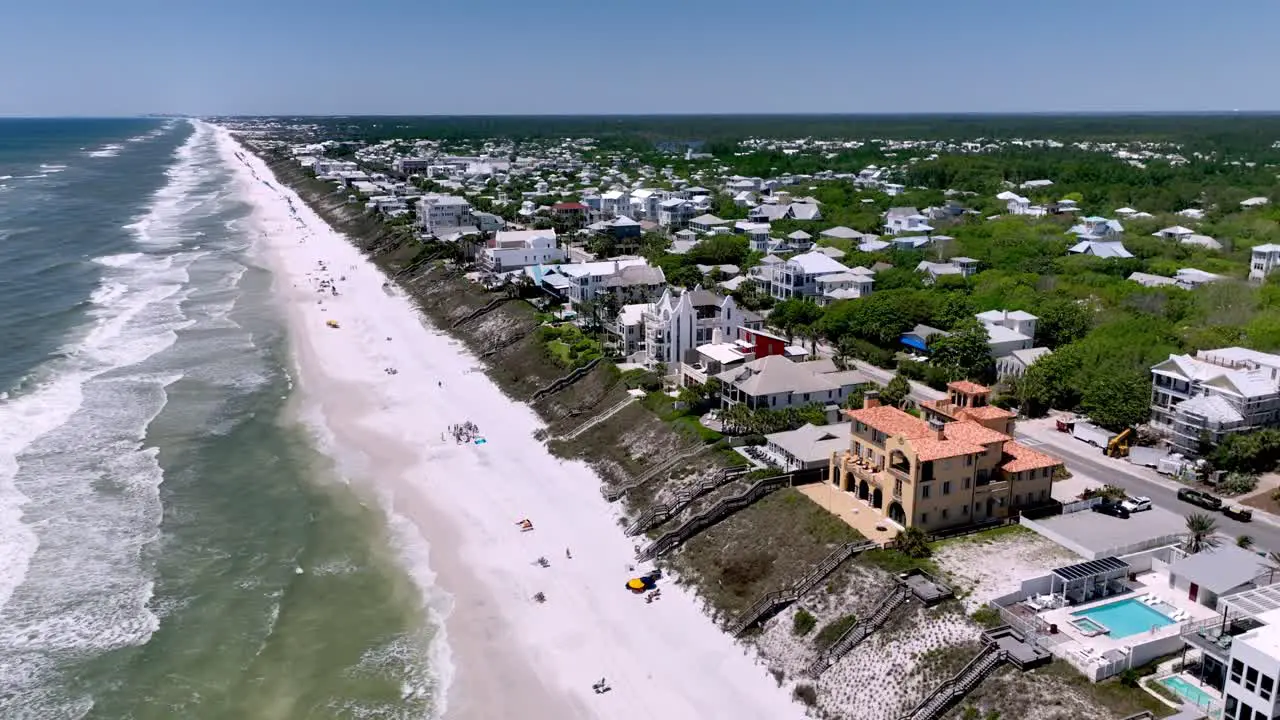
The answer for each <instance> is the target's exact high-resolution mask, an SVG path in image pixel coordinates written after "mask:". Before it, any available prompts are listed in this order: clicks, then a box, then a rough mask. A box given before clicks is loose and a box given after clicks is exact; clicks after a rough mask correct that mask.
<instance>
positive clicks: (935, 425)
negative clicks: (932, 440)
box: [929, 418, 947, 440]
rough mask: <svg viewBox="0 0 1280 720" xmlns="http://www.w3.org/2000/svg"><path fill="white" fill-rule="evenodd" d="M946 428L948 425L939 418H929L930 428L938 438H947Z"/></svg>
mask: <svg viewBox="0 0 1280 720" xmlns="http://www.w3.org/2000/svg"><path fill="white" fill-rule="evenodd" d="M945 428H946V426H945V425H944V424H943V422H942V421H941V420H939V419H938V418H932V419H930V420H929V430H930V431H932V432H933V436H934V437H936V438H937V439H939V440H946V439H947V435H946V430H945Z"/></svg>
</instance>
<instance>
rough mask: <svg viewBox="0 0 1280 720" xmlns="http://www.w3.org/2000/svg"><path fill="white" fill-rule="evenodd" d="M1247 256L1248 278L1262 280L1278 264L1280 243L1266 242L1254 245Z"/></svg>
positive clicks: (1279, 264) (1279, 263)
mask: <svg viewBox="0 0 1280 720" xmlns="http://www.w3.org/2000/svg"><path fill="white" fill-rule="evenodd" d="M1250 255H1251V257H1250V258H1249V279H1250V280H1254V281H1262V280H1263V279H1265V278H1266V277H1267V276H1268V275H1270V274H1271V271H1272V270H1275V269H1276V267H1277V266H1280V245H1275V244H1272V243H1267V244H1266V245H1254V246H1253V249H1252V250H1250Z"/></svg>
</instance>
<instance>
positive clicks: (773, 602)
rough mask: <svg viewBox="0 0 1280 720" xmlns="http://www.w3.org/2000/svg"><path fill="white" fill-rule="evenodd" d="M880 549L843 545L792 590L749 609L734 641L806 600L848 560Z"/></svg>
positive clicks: (864, 543)
mask: <svg viewBox="0 0 1280 720" xmlns="http://www.w3.org/2000/svg"><path fill="white" fill-rule="evenodd" d="M874 547H876V544H875V543H873V542H869V541H865V540H860V541H858V542H851V543H848V544H845V545H841V546H840V547H838V548H836V550H835V552H833V553H831V554H830V555H828V556H827V557H826V558H824V559H823V560H822V562H820V563H818V564H817V566H815V567H814V568H813V569H812V570H810V571H809V573H808V574H807V575H805V576H804V577H802V578H800V579H799V580H796V581H795V582H794V583H792V584H791V586H790V587H787V588H784V589H782V590H775V591H774V592H771V593H769V594H767V595H765V596H764V597H762V598H760V599H759V600H757V601H755V603H754V604H753V605H752V606H751V607H749V608H747V609H746V610H745V611H744V612H743V613H742V615H741V616H739V618H738V620H737V621H736V622H734V624H733V625H731V626H730V627H729V633H730V634H732V635H733V636H734V637H738V636H740V635H742V633H744V632H746V631H747V630H748V629H750V628H751V627H752V626H753V625H755V624H756V623H759V622H761V621H762V620H764V619H765V618H768V617H772V616H773V615H775V614H777V613H778V612H779V611H781V610H782V609H783V608H784V607H786V606H788V605H790V604H791V603H793V602H795V601H797V600H799V599H800V598H802V597H804V595H805V594H806V593H808V592H809V591H810V590H812V589H813V587H814V586H815V585H817V584H818V583H820V582H822V580H823V579H824V578H826V577H827V576H828V575H830V574H831V573H832V572H834V571H835V569H836V568H837V567H839V566H840V564H841V563H843V562H844V561H845V560H848V559H849V558H851V557H853V556H854V555H857V554H858V553H860V552H863V551H864V550H870V549H872V548H874Z"/></svg>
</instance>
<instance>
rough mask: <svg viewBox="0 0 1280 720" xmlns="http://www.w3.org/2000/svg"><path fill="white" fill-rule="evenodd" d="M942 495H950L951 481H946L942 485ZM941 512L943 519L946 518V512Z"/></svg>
mask: <svg viewBox="0 0 1280 720" xmlns="http://www.w3.org/2000/svg"><path fill="white" fill-rule="evenodd" d="M942 494H943V495H950V494H951V481H950V480H947V481H946V482H944V483H942ZM942 512H943V516H944V517H945V516H946V510H943V511H942Z"/></svg>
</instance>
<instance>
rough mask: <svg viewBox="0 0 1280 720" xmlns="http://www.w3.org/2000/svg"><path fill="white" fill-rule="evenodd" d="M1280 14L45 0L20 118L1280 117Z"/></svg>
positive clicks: (988, 1) (409, 0) (946, 5)
mask: <svg viewBox="0 0 1280 720" xmlns="http://www.w3.org/2000/svg"><path fill="white" fill-rule="evenodd" d="M1277 28H1280V2H1276V0H1229V1H1228V2H1200V1H1190V0H1164V1H1163V2H1156V1H1154V0H1108V1H1106V2H1101V1H1098V0H1073V2H1067V3H1042V2H1035V1H1034V0H1032V1H1031V2H1028V1H1027V0H1022V1H1021V2H1008V1H1003V0H948V1H947V2H934V1H929V0H915V1H914V2H912V1H910V0H878V1H877V2H864V1H863V0H784V1H783V2H778V1H777V0H769V1H768V2H765V1H762V0H732V1H731V0H683V2H680V1H675V0H643V1H642V0H626V1H620V0H594V1H593V0H538V1H534V0H460V1H458V2H444V1H443V0H354V1H353V0H344V1H342V2H338V1H335V0H309V1H304V0H256V1H254V2H248V1H246V0H214V1H213V2H209V1H204V2H201V1H200V0H193V1H190V2H188V1H187V0H164V1H161V0H100V1H96V2H87V1H86V0H75V1H70V0H35V1H34V2H20V1H18V0H15V1H14V2H10V3H6V8H5V10H4V12H3V21H2V22H0V67H3V68H4V71H3V72H0V115H130V114H139V113H147V112H172V113H191V114H283V113H296V114H361V113H364V114H544V113H551V114H557V113H559V114H579V113H590V114H606V113H742V112H753V113H794V112H832V113H841V112H846V113H875V112H1024V111H1037V112H1040V111H1044V112H1047V111H1080V112H1099V111H1179V110H1187V111H1203V110H1280V77H1278V74H1280V42H1277V37H1280V35H1278V33H1280V31H1278V30H1277Z"/></svg>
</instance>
